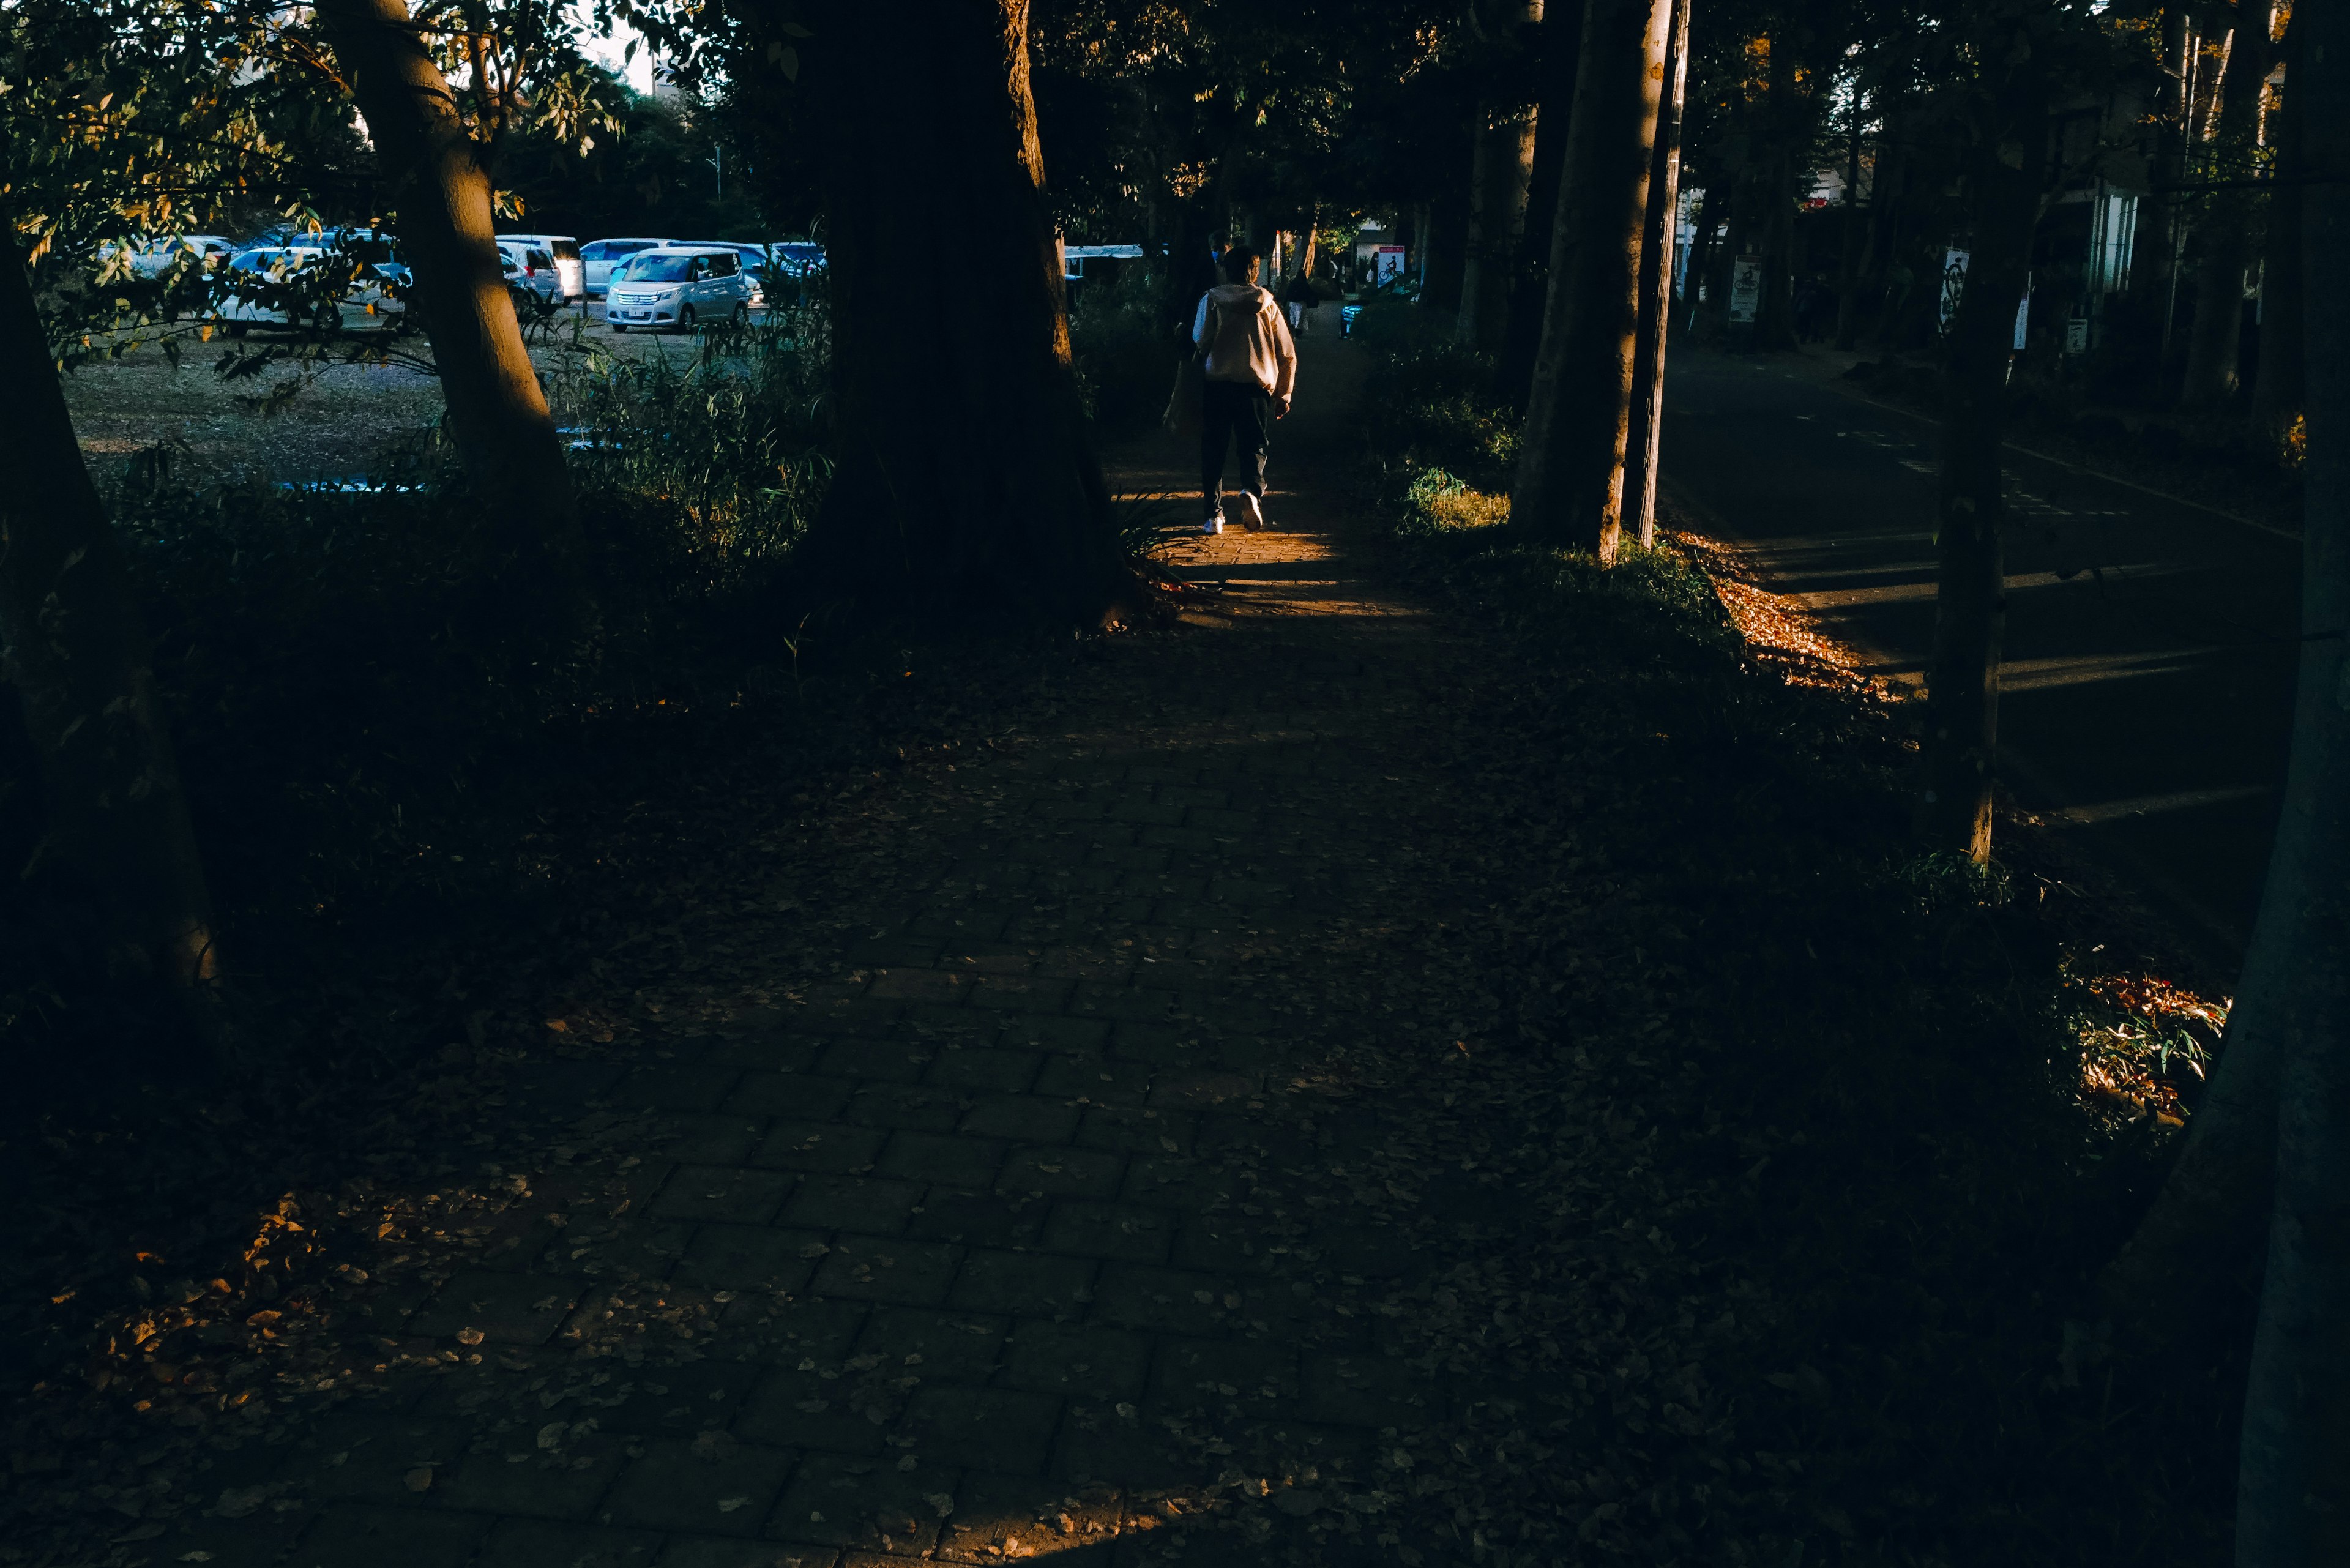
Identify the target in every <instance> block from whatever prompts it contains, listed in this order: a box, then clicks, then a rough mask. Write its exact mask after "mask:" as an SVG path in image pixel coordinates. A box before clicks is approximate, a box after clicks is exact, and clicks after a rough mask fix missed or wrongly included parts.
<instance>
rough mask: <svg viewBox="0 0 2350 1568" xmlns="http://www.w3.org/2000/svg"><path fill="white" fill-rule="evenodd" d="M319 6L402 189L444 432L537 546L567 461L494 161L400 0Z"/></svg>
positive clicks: (498, 507) (563, 484)
mask: <svg viewBox="0 0 2350 1568" xmlns="http://www.w3.org/2000/svg"><path fill="white" fill-rule="evenodd" d="M317 13H318V19H319V21H320V22H321V23H323V24H324V25H325V27H326V32H327V38H328V43H329V44H330V45H331V46H332V47H333V48H334V51H335V57H336V59H337V60H338V62H339V63H340V65H341V67H342V71H343V75H344V77H345V78H346V79H347V80H348V83H349V85H350V89H351V96H352V98H353V99H356V100H357V101H358V103H359V112H360V113H361V114H363V115H365V116H366V117H367V126H368V134H369V136H370V137H372V138H373V139H374V141H375V147H376V155H377V157H378V159H379V160H380V162H381V165H382V168H383V171H384V172H385V174H386V175H387V176H388V178H389V179H390V182H391V186H392V189H393V192H394V193H395V195H396V203H395V204H396V205H397V207H398V209H399V213H400V252H401V254H402V255H403V256H404V257H405V258H406V260H407V261H408V264H409V266H410V270H411V272H412V274H413V275H414V277H415V286H414V293H413V295H412V296H411V297H412V298H413V300H414V302H415V303H416V304H417V305H418V306H420V307H421V309H422V311H423V313H424V331H425V335H426V337H429V338H430V339H431V341H432V360H433V363H434V365H435V366H436V367H437V368H438V369H439V370H440V374H441V392H442V397H443V398H444V399H446V400H447V401H448V405H449V432H450V434H451V436H452V438H453V439H454V440H455V441H456V444H457V451H458V452H459V454H460V455H461V456H462V457H463V460H464V464H465V472H466V474H467V476H468V478H469V479H470V480H471V481H472V483H473V486H474V488H475V489H476V490H478V491H479V492H480V493H482V494H483V495H484V496H485V497H486V498H487V499H488V500H489V501H490V502H491V504H492V506H493V511H494V515H495V516H496V517H498V518H499V519H500V520H501V522H502V523H504V524H505V525H506V526H507V527H508V528H509V529H510V531H511V532H510V540H509V542H510V543H511V544H512V545H514V546H515V547H516V548H519V549H521V550H524V551H525V552H535V551H536V549H537V548H538V547H539V545H542V544H543V543H546V542H547V541H546V539H545V538H544V536H543V535H542V534H541V532H540V530H539V528H538V527H537V526H536V523H535V521H534V520H536V519H544V518H547V517H549V516H550V515H551V516H552V517H553V518H554V520H555V521H556V523H557V524H561V523H563V522H565V521H567V520H568V518H569V516H570V514H571V512H572V510H573V499H572V490H571V475H570V472H569V471H568V470H567V468H566V466H565V464H564V460H563V443H562V441H561V440H560V438H559V437H558V436H557V435H556V430H555V420H554V418H553V417H552V416H551V415H550V414H549V413H548V412H547V409H546V393H545V392H544V391H543V390H541V389H540V387H539V384H538V375H537V372H536V370H534V369H532V368H531V363H530V355H529V354H528V352H526V351H525V348H524V347H523V341H522V328H521V327H520V325H519V323H517V322H516V321H515V308H514V299H513V297H512V296H511V295H510V294H509V293H508V292H507V289H506V284H505V275H504V267H503V265H502V264H501V262H500V260H499V256H498V247H497V241H496V238H495V233H496V226H497V225H496V221H495V214H494V212H493V211H492V208H491V202H490V176H489V171H488V170H487V169H485V168H484V166H483V163H482V159H481V155H480V151H479V150H478V149H477V148H476V147H475V145H474V142H473V138H472V136H471V135H469V134H468V133H467V131H466V130H465V126H464V122H463V119H461V118H460V117H459V114H458V110H457V99H456V97H455V95H454V94H453V93H452V92H451V90H450V88H449V84H448V82H447V81H446V80H445V79H444V78H442V75H441V70H440V67H438V66H436V65H434V64H433V63H432V56H431V55H430V54H429V53H427V52H426V50H425V47H424V41H423V36H422V34H421V33H420V32H419V31H418V29H417V26H416V25H415V23H414V22H412V21H411V19H410V17H409V14H408V6H407V5H406V3H405V0H318V5H317Z"/></svg>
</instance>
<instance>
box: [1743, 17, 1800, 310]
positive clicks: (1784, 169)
mask: <svg viewBox="0 0 2350 1568" xmlns="http://www.w3.org/2000/svg"><path fill="white" fill-rule="evenodd" d="M1770 126H1771V135H1772V141H1773V148H1772V151H1771V153H1770V155H1769V157H1768V158H1767V160H1766V161H1765V162H1764V165H1763V171H1764V173H1763V178H1764V181H1765V182H1766V185H1767V190H1766V192H1765V195H1766V198H1767V202H1766V205H1765V206H1764V207H1763V297H1762V300H1761V301H1760V302H1759V303H1758V304H1757V306H1755V311H1754V347H1755V348H1760V349H1763V350H1766V351H1777V350H1784V349H1792V348H1797V347H1798V346H1799V345H1798V344H1797V342H1796V339H1795V276H1794V272H1795V268H1794V259H1795V183H1796V175H1797V171H1796V168H1795V163H1796V158H1795V153H1796V140H1797V139H1798V138H1800V140H1801V142H1802V146H1803V150H1804V151H1810V149H1811V145H1812V138H1811V134H1810V131H1811V122H1810V115H1809V113H1808V112H1807V111H1806V110H1805V109H1804V108H1803V107H1802V106H1800V105H1798V104H1797V103H1796V101H1795V54H1794V49H1793V48H1792V47H1789V46H1788V44H1787V40H1786V36H1785V35H1784V34H1778V35H1774V36H1773V37H1772V39H1771V110H1770ZM1806 167H1808V165H1806Z"/></svg>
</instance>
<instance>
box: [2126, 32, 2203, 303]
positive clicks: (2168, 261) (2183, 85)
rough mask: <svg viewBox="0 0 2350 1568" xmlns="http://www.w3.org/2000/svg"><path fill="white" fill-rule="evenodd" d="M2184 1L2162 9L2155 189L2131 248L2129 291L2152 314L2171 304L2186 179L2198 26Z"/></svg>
mask: <svg viewBox="0 0 2350 1568" xmlns="http://www.w3.org/2000/svg"><path fill="white" fill-rule="evenodd" d="M2188 11H2189V5H2188V4H2187V3H2186V0H2176V3H2174V4H2172V5H2166V6H2164V7H2163V10H2162V67H2161V76H2160V78H2159V79H2158V82H2157V84H2156V88H2155V97H2154V124H2153V126H2152V129H2151V132H2150V134H2151V139H2152V140H2153V146H2152V148H2151V149H2150V150H2149V151H2148V153H2147V173H2148V175H2149V176H2150V177H2151V180H2152V182H2153V184H2154V189H2153V190H2152V191H2149V192H2147V194H2146V196H2145V198H2144V199H2143V200H2141V201H2140V202H2138V204H2137V236H2136V237H2135V239H2134V240H2133V241H2132V243H2131V247H2130V258H2131V259H2130V292H2131V293H2132V294H2133V295H2136V296H2138V297H2139V298H2141V299H2144V300H2146V301H2147V304H2148V309H2149V313H2150V314H2151V313H2152V312H2154V311H2159V310H2162V309H2164V308H2167V306H2168V301H2169V299H2170V297H2171V294H2170V271H2171V266H2172V264H2173V262H2174V260H2175V259H2176V258H2175V256H2174V254H2173V253H2174V252H2175V250H2176V249H2177V246H2178V224H2179V222H2180V212H2179V204H2180V202H2182V201H2183V200H2184V198H2183V197H2181V196H2180V195H2179V194H2178V186H2180V185H2182V184H2184V183H2185V182H2186V179H2187V112H2188V98H2187V77H2188V72H2189V68H2190V60H2191V55H2190V51H2191V50H2192V48H2193V47H2194V36H2195V34H2194V29H2193V28H2192V27H2190V26H2189V25H2188Z"/></svg>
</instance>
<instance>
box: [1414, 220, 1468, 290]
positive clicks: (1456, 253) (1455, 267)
mask: <svg viewBox="0 0 2350 1568" xmlns="http://www.w3.org/2000/svg"><path fill="white" fill-rule="evenodd" d="M1468 248H1469V198H1468V197H1467V196H1466V195H1465V194H1463V193H1462V192H1460V191H1457V190H1446V191H1440V192H1437V195H1436V198H1435V200H1433V201H1431V202H1429V204H1428V261H1427V264H1426V265H1425V266H1424V267H1423V268H1422V269H1421V272H1420V285H1419V303H1420V304H1421V305H1423V306H1427V307H1428V308H1429V309H1430V310H1435V311H1441V312H1443V313H1445V314H1447V315H1452V314H1455V313H1457V312H1458V311H1459V310H1460V308H1461V275H1462V273H1463V272H1464V271H1465V269H1466V266H1467V261H1468Z"/></svg>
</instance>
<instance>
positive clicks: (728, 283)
mask: <svg viewBox="0 0 2350 1568" xmlns="http://www.w3.org/2000/svg"><path fill="white" fill-rule="evenodd" d="M750 319H751V280H750V279H749V278H747V277H745V276H743V257H742V253H741V252H739V251H737V250H735V249H733V247H732V246H729V245H700V246H695V247H693V248H691V249H687V248H686V247H684V246H681V245H679V246H663V247H661V248H660V249H659V250H650V251H639V252H638V253H637V254H635V255H633V256H630V257H629V261H628V265H625V266H623V267H622V268H621V269H620V270H619V272H616V273H614V274H613V275H612V286H611V288H610V291H609V292H608V293H607V294H606V295H605V296H604V320H605V323H606V324H607V325H608V326H609V327H611V328H612V330H613V331H615V332H626V331H627V330H628V329H629V327H642V328H644V329H646V330H647V331H657V330H660V329H662V328H668V329H671V330H674V331H678V332H691V331H692V330H694V328H696V327H708V326H711V325H712V324H714V323H717V322H722V321H723V322H731V323H733V324H734V325H736V326H740V325H742V324H743V322H746V321H748V320H750Z"/></svg>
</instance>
